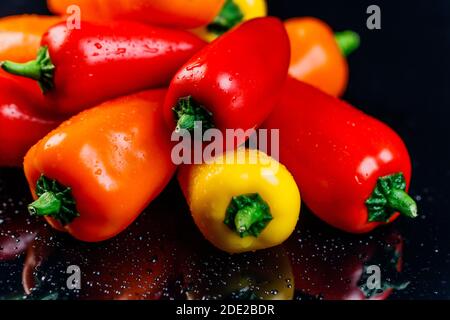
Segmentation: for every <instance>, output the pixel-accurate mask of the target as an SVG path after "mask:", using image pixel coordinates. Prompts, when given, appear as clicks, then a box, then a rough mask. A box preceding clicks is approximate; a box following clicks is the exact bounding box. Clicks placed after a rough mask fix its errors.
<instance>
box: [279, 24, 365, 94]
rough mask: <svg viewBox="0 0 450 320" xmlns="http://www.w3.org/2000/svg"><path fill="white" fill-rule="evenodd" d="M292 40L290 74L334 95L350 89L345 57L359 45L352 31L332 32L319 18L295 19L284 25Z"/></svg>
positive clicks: (356, 36)
mask: <svg viewBox="0 0 450 320" xmlns="http://www.w3.org/2000/svg"><path fill="white" fill-rule="evenodd" d="M285 27H286V30H287V32H288V35H289V39H290V41H291V64H290V67H289V75H290V76H292V77H293V78H296V79H297V80H301V81H304V82H306V83H309V84H311V85H313V86H315V87H317V88H319V89H321V90H322V91H325V92H327V93H328V94H331V95H333V96H341V95H342V94H343V93H344V91H345V89H346V88H347V84H348V78H349V67H348V63H347V59H346V56H348V55H349V54H350V53H352V52H353V51H354V50H356V48H357V47H358V46H359V41H360V40H359V36H358V35H357V34H356V33H354V32H352V31H343V32H339V33H336V34H335V33H333V30H332V29H331V28H330V27H329V26H328V25H327V24H326V23H325V22H323V21H321V20H319V19H316V18H310V17H306V18H293V19H289V20H287V21H286V22H285Z"/></svg>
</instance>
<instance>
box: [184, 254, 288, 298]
mask: <svg viewBox="0 0 450 320" xmlns="http://www.w3.org/2000/svg"><path fill="white" fill-rule="evenodd" d="M183 271H184V274H183V279H184V286H185V289H184V290H183V291H184V292H185V293H186V296H187V298H188V299H189V300H204V299H208V300H218V299H219V300H292V298H293V296H294V275H293V272H292V267H291V263H290V261H289V258H288V256H287V254H286V252H285V251H284V250H283V248H281V247H276V248H273V249H269V250H263V251H258V252H255V253H246V254H241V255H233V256H229V255H225V254H221V253H218V252H217V251H214V252H211V250H209V251H208V250H203V252H201V253H199V250H198V248H195V251H194V249H193V250H192V254H191V255H190V256H189V259H185V260H184V262H183Z"/></svg>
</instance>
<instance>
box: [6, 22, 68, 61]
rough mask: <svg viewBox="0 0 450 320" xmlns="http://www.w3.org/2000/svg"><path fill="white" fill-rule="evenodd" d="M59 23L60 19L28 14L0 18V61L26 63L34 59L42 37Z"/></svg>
mask: <svg viewBox="0 0 450 320" xmlns="http://www.w3.org/2000/svg"><path fill="white" fill-rule="evenodd" d="M60 21H61V18H60V17H52V16H40V15H28V14H24V15H18V16H9V17H4V18H1V19H0V61H3V60H13V61H17V62H26V61H30V60H32V59H34V58H35V57H36V53H37V52H38V49H39V47H40V43H41V38H42V35H43V34H44V33H45V32H46V31H47V29H48V28H50V27H51V26H52V25H55V24H57V23H58V22H60Z"/></svg>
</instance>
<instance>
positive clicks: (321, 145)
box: [263, 79, 417, 233]
mask: <svg viewBox="0 0 450 320" xmlns="http://www.w3.org/2000/svg"><path fill="white" fill-rule="evenodd" d="M263 127H265V128H268V129H279V130H280V143H279V145H280V159H281V162H282V163H283V164H284V165H286V167H287V168H288V169H289V170H290V171H291V173H292V175H293V176H294V178H295V180H296V181H297V183H298V186H299V188H300V190H302V195H303V199H304V201H305V203H306V204H307V205H308V207H309V208H310V209H311V210H312V211H313V212H314V213H315V214H316V215H317V216H319V218H321V219H322V220H324V221H326V222H327V223H329V224H331V225H332V226H334V227H337V228H339V229H342V230H344V231H348V232H353V233H363V232H368V231H371V230H372V229H374V228H375V227H377V226H379V225H380V224H384V223H389V222H392V221H393V220H394V219H396V218H397V217H398V213H396V212H400V213H402V214H403V215H405V216H408V217H416V216H417V206H416V204H415V202H414V200H413V199H412V198H411V197H410V196H409V195H408V194H407V193H406V191H407V189H408V188H407V186H408V185H409V182H410V179H411V161H410V158H409V154H408V151H407V149H406V147H405V145H404V143H403V141H402V140H401V138H400V137H399V136H398V135H397V134H396V133H395V132H394V131H393V130H391V129H390V128H389V127H388V126H386V125H385V124H383V123H381V122H379V121H377V120H376V119H374V118H372V117H370V116H368V115H365V114H364V113H362V112H361V111H359V110H357V109H355V108H353V107H351V106H350V105H348V104H346V103H345V102H342V101H340V100H338V99H336V98H334V97H331V96H329V95H327V94H325V93H323V92H321V91H320V90H318V89H315V88H314V87H312V86H310V85H307V84H304V83H301V82H299V81H296V80H294V79H289V80H288V82H287V84H286V87H285V90H284V94H283V96H282V99H281V101H280V104H279V107H278V108H276V109H275V111H274V112H273V113H272V114H271V116H270V117H269V118H268V119H267V122H266V123H265V124H264V126H263Z"/></svg>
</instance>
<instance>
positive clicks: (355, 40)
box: [335, 30, 361, 57]
mask: <svg viewBox="0 0 450 320" xmlns="http://www.w3.org/2000/svg"><path fill="white" fill-rule="evenodd" d="M335 39H336V42H337V44H338V46H339V48H340V49H341V51H342V54H343V55H344V56H345V57H348V56H349V55H350V54H352V53H353V52H354V51H355V50H356V49H358V48H359V45H360V44H361V38H360V37H359V35H358V34H357V33H356V32H353V31H350V30H346V31H342V32H336V33H335Z"/></svg>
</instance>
